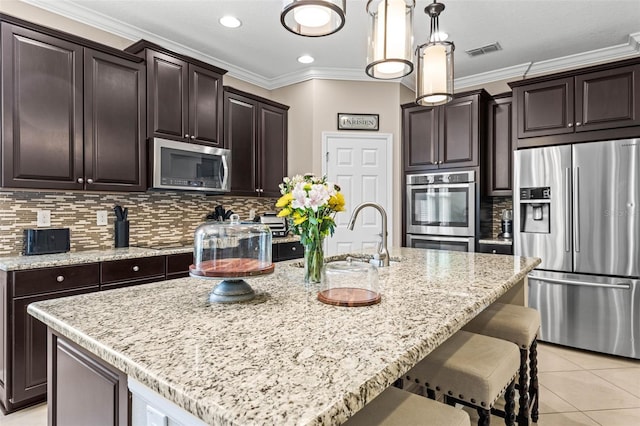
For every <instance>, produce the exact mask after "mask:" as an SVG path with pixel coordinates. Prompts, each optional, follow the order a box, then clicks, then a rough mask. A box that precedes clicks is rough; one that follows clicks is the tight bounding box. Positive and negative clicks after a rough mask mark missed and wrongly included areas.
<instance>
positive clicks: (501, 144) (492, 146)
mask: <svg viewBox="0 0 640 426" xmlns="http://www.w3.org/2000/svg"><path fill="white" fill-rule="evenodd" d="M512 118H513V117H512V108H511V98H510V97H509V98H501V99H495V100H492V101H491V102H489V114H488V135H489V137H488V144H487V145H488V146H487V163H486V165H485V166H486V171H487V173H486V176H487V180H486V182H487V188H486V192H487V195H490V196H497V195H499V196H505V195H506V196H511V195H512V190H511V188H512V183H511V179H512V176H513V133H512V131H511V125H512Z"/></svg>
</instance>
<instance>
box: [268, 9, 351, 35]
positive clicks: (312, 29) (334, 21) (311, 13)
mask: <svg viewBox="0 0 640 426" xmlns="http://www.w3.org/2000/svg"><path fill="white" fill-rule="evenodd" d="M346 8H347V2H346V0H284V7H283V8H282V13H281V14H280V22H281V23H282V25H283V26H284V27H285V28H286V29H287V30H289V31H291V32H292V33H294V34H298V35H301V36H306V37H322V36H326V35H329V34H333V33H335V32H337V31H339V30H340V29H341V28H342V27H343V26H344V20H345V13H346Z"/></svg>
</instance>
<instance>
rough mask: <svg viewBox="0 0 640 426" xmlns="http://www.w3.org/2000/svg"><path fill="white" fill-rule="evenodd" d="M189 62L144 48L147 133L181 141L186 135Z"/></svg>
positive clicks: (150, 135) (151, 135)
mask: <svg viewBox="0 0 640 426" xmlns="http://www.w3.org/2000/svg"><path fill="white" fill-rule="evenodd" d="M187 67H188V64H187V63H186V62H184V61H181V60H179V59H177V58H174V57H173V56H169V55H165V54H163V53H159V52H155V51H153V50H147V91H148V96H147V111H148V116H147V124H148V127H147V135H148V136H149V137H153V136H159V137H166V138H169V139H177V140H181V141H184V140H185V138H186V137H188V132H187V126H188V122H187V114H188V107H187V105H188V102H189V72H188V71H189V70H188V68H187Z"/></svg>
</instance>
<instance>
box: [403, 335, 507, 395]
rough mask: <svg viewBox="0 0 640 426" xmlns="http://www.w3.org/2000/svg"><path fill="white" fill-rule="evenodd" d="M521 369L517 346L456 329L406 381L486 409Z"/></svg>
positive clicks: (415, 368) (416, 367)
mask: <svg viewBox="0 0 640 426" xmlns="http://www.w3.org/2000/svg"><path fill="white" fill-rule="evenodd" d="M519 368H520V351H519V349H518V347H517V346H516V345H515V344H514V343H511V342H508V341H506V340H501V339H496V338H493V337H488V336H483V335H480V334H474V333H469V332H467V331H458V332H457V333H456V334H454V335H453V336H451V337H450V338H449V339H448V340H447V341H445V342H444V343H443V344H441V345H440V346H438V347H437V348H436V349H434V350H433V351H432V352H431V353H430V354H429V355H427V356H426V357H425V358H424V359H423V360H422V361H420V362H419V363H418V364H417V365H416V366H415V367H414V368H412V369H411V370H410V371H409V372H408V373H407V374H406V378H407V379H408V380H413V381H415V382H416V383H419V384H422V385H424V386H426V387H427V388H428V389H432V390H435V391H438V392H443V393H444V394H445V395H451V396H453V397H454V398H457V399H460V400H463V401H467V402H470V403H471V404H473V405H476V406H479V407H485V408H488V407H490V406H492V405H493V404H494V403H495V401H496V400H497V399H498V398H499V397H500V395H502V394H503V391H504V390H505V389H506V388H507V386H508V385H509V384H510V383H511V381H512V380H513V379H514V378H515V376H516V374H517V372H518V369H519Z"/></svg>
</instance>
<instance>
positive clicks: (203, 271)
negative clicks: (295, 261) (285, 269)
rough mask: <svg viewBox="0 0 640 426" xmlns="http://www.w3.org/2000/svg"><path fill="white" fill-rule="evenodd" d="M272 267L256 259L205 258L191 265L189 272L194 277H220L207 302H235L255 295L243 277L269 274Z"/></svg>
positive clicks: (271, 271)
mask: <svg viewBox="0 0 640 426" xmlns="http://www.w3.org/2000/svg"><path fill="white" fill-rule="evenodd" d="M274 269H275V265H274V264H273V263H270V264H265V263H264V262H260V261H259V260H258V259H246V258H229V259H216V260H207V261H205V262H202V263H200V264H199V265H198V267H196V266H195V265H191V266H190V267H189V274H190V275H191V276H192V277H196V278H207V279H219V278H222V281H220V282H219V283H218V284H217V285H216V286H215V287H214V288H213V289H212V290H211V292H210V293H209V302H212V303H237V302H246V301H248V300H252V299H253V298H254V297H256V293H255V291H254V290H253V289H252V288H251V286H250V285H249V284H248V283H247V282H246V281H245V280H244V279H245V278H249V277H255V276H259V275H267V274H271V273H273V270H274Z"/></svg>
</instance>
